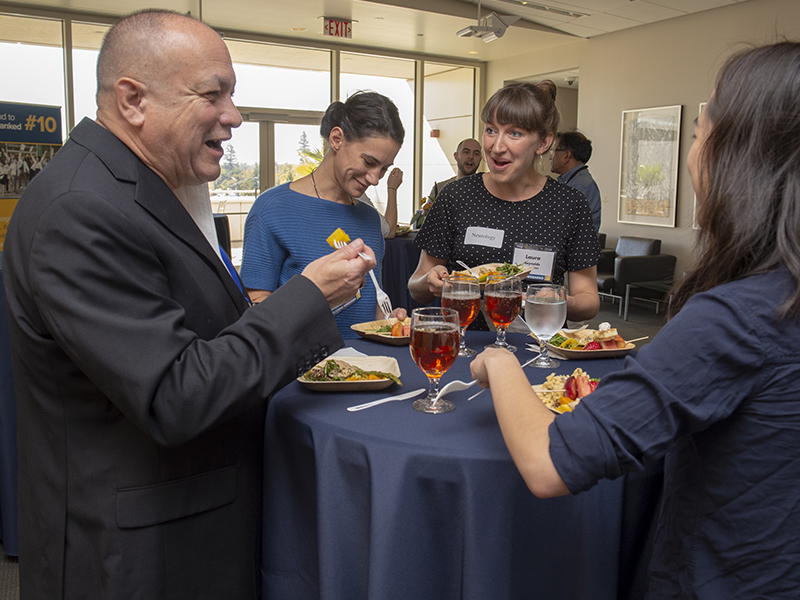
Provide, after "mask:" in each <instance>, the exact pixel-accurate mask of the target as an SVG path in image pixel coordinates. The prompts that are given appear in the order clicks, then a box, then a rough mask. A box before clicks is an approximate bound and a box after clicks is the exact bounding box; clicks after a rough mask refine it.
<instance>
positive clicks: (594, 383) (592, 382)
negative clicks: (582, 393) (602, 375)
mask: <svg viewBox="0 0 800 600" xmlns="http://www.w3.org/2000/svg"><path fill="white" fill-rule="evenodd" d="M598 383H600V382H599V381H597V379H590V380H589V389H590V390H591V391H595V390H596V389H597V384H598Z"/></svg>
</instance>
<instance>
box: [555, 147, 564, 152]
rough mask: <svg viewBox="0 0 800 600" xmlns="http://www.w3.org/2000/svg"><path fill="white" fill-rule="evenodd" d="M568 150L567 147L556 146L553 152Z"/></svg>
mask: <svg viewBox="0 0 800 600" xmlns="http://www.w3.org/2000/svg"><path fill="white" fill-rule="evenodd" d="M566 151H567V149H566V148H556V149H555V150H553V152H566Z"/></svg>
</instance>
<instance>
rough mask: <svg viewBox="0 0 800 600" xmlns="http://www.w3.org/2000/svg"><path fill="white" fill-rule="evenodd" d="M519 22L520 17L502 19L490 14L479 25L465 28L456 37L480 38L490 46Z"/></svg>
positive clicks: (504, 17)
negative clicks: (490, 43)
mask: <svg viewBox="0 0 800 600" xmlns="http://www.w3.org/2000/svg"><path fill="white" fill-rule="evenodd" d="M518 20H519V17H509V16H503V17H501V16H500V15H498V14H497V13H489V15H488V16H486V17H483V18H481V19H478V24H477V25H470V26H469V27H464V29H462V30H461V31H459V32H457V33H456V35H457V36H458V37H479V38H481V39H482V40H483V41H484V42H486V43H487V44H488V43H489V42H493V41H494V40H496V39H497V38H501V37H503V35H504V34H505V32H506V29H508V27H509V26H510V25H512V24H513V23H515V22H516V21H518Z"/></svg>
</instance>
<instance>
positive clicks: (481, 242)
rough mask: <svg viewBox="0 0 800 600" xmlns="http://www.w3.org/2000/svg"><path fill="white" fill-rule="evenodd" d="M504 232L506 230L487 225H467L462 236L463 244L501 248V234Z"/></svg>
mask: <svg viewBox="0 0 800 600" xmlns="http://www.w3.org/2000/svg"><path fill="white" fill-rule="evenodd" d="M505 233H506V232H505V231H503V230H502V229H489V228H488V227H467V234H466V235H465V236H464V245H465V246H489V247H490V248H502V247H503V236H504V235H505Z"/></svg>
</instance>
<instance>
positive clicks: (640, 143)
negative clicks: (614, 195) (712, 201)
mask: <svg viewBox="0 0 800 600" xmlns="http://www.w3.org/2000/svg"><path fill="white" fill-rule="evenodd" d="M681 108H682V106H681V105H676V106H662V107H659V108H646V109H640V110H624V111H622V138H621V143H620V148H621V151H620V166H619V205H618V207H619V208H618V214H617V221H618V222H619V223H631V224H634V225H651V226H653V227H675V202H676V198H677V196H678V151H679V145H680V144H679V142H680V134H681Z"/></svg>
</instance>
